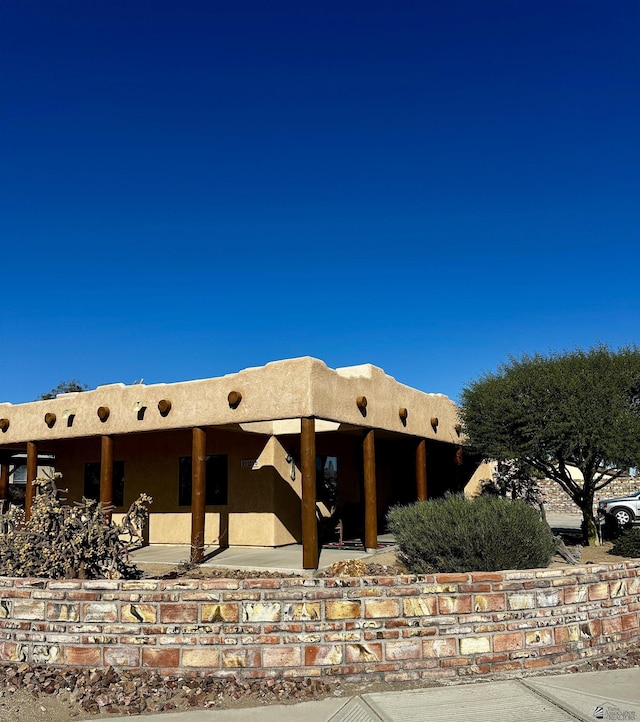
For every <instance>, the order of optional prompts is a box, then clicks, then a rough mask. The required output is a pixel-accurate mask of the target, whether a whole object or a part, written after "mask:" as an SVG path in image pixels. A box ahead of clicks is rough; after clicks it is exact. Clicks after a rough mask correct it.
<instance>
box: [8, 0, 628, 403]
mask: <svg viewBox="0 0 640 722" xmlns="http://www.w3.org/2000/svg"><path fill="white" fill-rule="evenodd" d="M639 31H640V4H638V3H637V2H636V0H616V2H610V0H598V1H594V0H517V2H516V1H515V0H484V1H483V2H477V0H459V1H456V0H449V1H448V2H444V1H439V2H424V1H421V2H408V1H404V0H399V1H396V2H394V3H390V2H378V1H377V0H368V1H367V2H349V1H348V0H346V1H345V2H340V3H338V2H322V3H321V2H312V3H306V2H299V0H298V1H296V2H289V1H286V2H284V1H283V2H279V1H278V0H274V1H272V2H269V3H265V2H257V1H256V2H254V1H246V2H245V1H243V0H238V1H234V2H233V3H228V2H225V3H223V2H218V1H217V0H206V1H205V0H182V1H181V2H179V3H178V2H175V0H172V1H171V2H168V1H167V0H147V1H141V0H91V2H86V0H29V2H24V0H4V2H3V3H2V4H1V5H0V62H1V63H2V67H3V69H4V71H3V73H2V78H1V79H0V84H1V96H2V99H3V102H2V105H3V110H2V116H1V117H0V143H1V156H0V168H1V171H0V242H1V244H2V254H1V255H0V268H1V269H2V271H1V275H2V282H1V284H0V288H1V289H2V303H1V304H0V401H10V402H13V403H18V402H22V401H29V400H32V399H34V398H36V397H37V396H38V395H39V394H41V393H43V392H45V391H48V390H49V389H51V388H52V387H54V386H55V385H57V384H58V382H60V381H61V380H68V379H72V378H76V379H79V380H80V381H82V382H84V383H86V384H88V385H89V386H90V387H92V388H93V387H95V386H97V385H99V384H102V383H114V382H124V383H132V382H133V381H134V380H139V379H140V378H141V377H143V378H144V379H145V383H156V382H171V381H180V380H187V379H192V378H203V377H208V376H217V375H221V374H225V373H230V372H234V371H238V370H240V369H242V368H245V367H247V366H255V365H262V364H264V363H267V362H268V361H272V360H276V359H281V358H287V357H293V356H305V355H311V356H316V357H318V358H321V359H323V360H324V361H326V362H327V364H328V365H329V366H331V367H336V366H344V365H351V364H359V363H372V364H375V365H377V366H381V367H382V368H384V369H385V370H386V371H387V373H389V374H391V375H392V376H395V377H396V378H397V379H398V380H399V381H400V382H403V383H406V384H409V385H412V386H416V387H418V388H421V389H423V390H425V391H431V392H441V393H446V394H448V395H449V396H451V397H453V398H456V397H457V396H458V394H459V393H460V391H461V389H462V387H463V386H464V385H465V384H466V383H468V382H469V381H471V380H473V379H474V378H477V377H478V376H479V375H480V374H482V373H483V372H485V371H488V370H494V369H495V368H496V367H497V365H498V364H499V363H501V362H502V361H505V360H506V359H507V358H508V356H509V355H515V356H518V355H521V354H523V353H529V352H534V351H539V352H542V353H546V352H548V351H550V350H562V349H571V348H575V347H583V348H585V347H589V346H592V345H594V344H596V343H599V342H603V343H607V344H609V345H611V346H612V347H618V346H621V345H625V344H630V343H635V342H637V341H638V337H639V330H640V313H639V307H640V303H639V301H640V291H639V286H640V284H639V280H638V261H639V260H640V210H639V209H640V204H639V201H640V177H639V171H638V169H639V168H640V134H639V133H638V128H639V127H640V113H639V111H640V49H639V48H640V46H639V45H638V42H637V38H638V34H639Z"/></svg>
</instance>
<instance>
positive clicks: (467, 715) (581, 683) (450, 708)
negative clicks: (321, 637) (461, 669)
mask: <svg viewBox="0 0 640 722" xmlns="http://www.w3.org/2000/svg"><path fill="white" fill-rule="evenodd" d="M109 719H110V720H112V722H125V720H128V721H130V720H131V719H132V718H131V717H115V718H114V717H110V718H109ZM135 719H136V720H138V722H299V720H304V722H452V720H453V721H455V720H465V721H466V720H470V719H472V720H474V722H498V721H499V722H575V720H581V721H582V722H593V720H594V719H604V720H607V719H608V720H639V721H640V667H638V668H634V669H619V670H613V671H604V672H583V673H580V674H561V675H554V676H548V677H529V678H524V679H512V680H504V681H498V682H473V683H464V684H463V683H460V684H452V685H447V686H446V687H429V688H424V689H414V690H404V691H402V692H375V693H371V694H363V695H360V696H358V697H350V698H347V699H345V698H331V699H325V700H322V701H320V702H301V703H299V704H292V705H268V706H264V707H250V708H244V709H234V710H202V709H197V710H190V711H188V712H170V713H165V714H162V715H161V716H160V715H142V716H140V717H136V718H135Z"/></svg>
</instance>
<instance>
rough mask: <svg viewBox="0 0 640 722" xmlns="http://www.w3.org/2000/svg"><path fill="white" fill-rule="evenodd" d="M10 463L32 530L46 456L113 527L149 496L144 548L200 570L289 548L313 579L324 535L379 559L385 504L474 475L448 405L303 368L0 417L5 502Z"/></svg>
mask: <svg viewBox="0 0 640 722" xmlns="http://www.w3.org/2000/svg"><path fill="white" fill-rule="evenodd" d="M16 452H22V453H25V454H26V462H27V463H26V467H27V489H26V492H27V493H26V501H25V508H26V514H27V517H28V516H29V514H30V511H31V506H32V504H33V490H34V487H33V485H32V484H31V483H30V482H31V481H32V480H33V479H34V478H35V477H36V474H37V460H38V455H39V454H40V455H42V454H43V453H47V454H51V455H53V457H54V458H55V468H56V470H58V471H60V472H61V473H62V474H63V482H62V486H63V488H68V498H69V500H70V501H73V500H79V499H80V498H82V496H95V497H96V498H99V499H100V501H102V502H103V503H104V504H107V505H112V506H113V507H115V508H114V510H113V513H114V516H115V517H116V518H118V517H120V516H122V515H123V514H124V512H125V511H126V508H128V506H129V505H130V504H131V503H132V502H133V500H134V499H135V498H137V496H138V495H139V494H140V493H141V492H146V493H148V494H150V495H151V496H152V497H154V503H153V505H152V507H151V510H150V511H151V514H150V519H149V528H148V532H147V541H148V542H149V543H150V544H151V545H152V546H153V545H155V544H162V545H165V544H172V545H173V544H177V545H183V546H184V545H186V547H185V549H188V550H189V559H190V561H191V562H194V563H202V562H203V560H204V559H205V553H206V550H207V549H209V548H213V547H216V548H220V549H228V551H229V554H231V553H232V551H233V549H234V548H238V549H240V548H246V547H253V548H259V547H264V548H271V549H274V550H276V549H280V548H281V547H286V548H287V551H286V555H287V558H289V556H290V555H299V556H300V558H301V562H300V565H301V567H302V568H304V569H316V568H317V567H318V565H319V563H320V548H321V542H322V541H323V539H322V537H323V535H324V534H326V533H327V530H328V531H329V532H331V531H332V529H334V528H336V527H338V526H340V528H342V529H343V531H344V532H348V535H350V536H356V537H361V538H362V540H363V545H364V550H363V553H366V551H367V550H371V551H373V550H375V549H376V548H377V545H378V538H379V535H380V533H382V532H384V518H385V513H386V510H387V509H388V507H389V506H390V505H392V504H395V503H407V502H410V501H413V500H416V499H426V498H427V497H428V496H439V495H441V494H442V493H444V492H445V491H446V490H456V491H457V490H461V489H462V488H463V487H464V486H465V484H466V483H467V482H468V481H469V479H470V478H471V476H472V475H473V473H474V471H475V469H476V467H477V464H476V463H475V462H474V460H473V459H470V458H468V457H466V456H465V455H463V452H462V439H461V428H460V425H459V422H458V417H457V410H456V407H455V404H453V402H452V401H451V400H450V399H448V398H447V397H446V396H443V395H441V394H426V393H423V392H421V391H418V390H417V389H413V388H410V387H408V386H404V385H402V384H399V383H398V382H396V381H395V379H393V378H391V377H390V376H387V375H386V374H385V373H384V371H382V370H381V369H378V368H376V367H374V366H370V365H363V366H353V367H347V368H343V369H336V370H333V369H329V368H328V367H327V366H326V365H325V364H324V363H323V362H322V361H319V360H317V359H313V358H300V359H291V360H286V361H278V362H274V363H270V364H267V365H266V366H264V367H260V368H252V369H246V370H244V371H241V372H239V373H236V374H230V375H228V376H223V377H220V378H215V379H204V380H200V381H188V382H182V383H176V384H156V385H149V386H145V385H142V384H134V385H132V386H124V385H123V384H114V385H110V386H100V387H98V388H97V389H95V390H93V391H86V392H80V393H74V394H62V395H60V396H58V397H57V398H55V399H52V400H47V401H36V402H31V403H28V404H19V405H11V404H0V498H7V496H8V484H9V479H8V477H9V472H8V469H9V462H8V458H9V456H10V455H11V454H15V453H16ZM144 551H145V550H141V551H140V553H141V554H142V553H144ZM329 551H332V550H324V551H323V562H324V559H326V558H328V555H327V554H325V552H329ZM224 553H226V552H224ZM221 558H222V552H221V553H220V555H219V559H218V561H220V559H221ZM350 558H354V557H353V552H352V553H351V557H350Z"/></svg>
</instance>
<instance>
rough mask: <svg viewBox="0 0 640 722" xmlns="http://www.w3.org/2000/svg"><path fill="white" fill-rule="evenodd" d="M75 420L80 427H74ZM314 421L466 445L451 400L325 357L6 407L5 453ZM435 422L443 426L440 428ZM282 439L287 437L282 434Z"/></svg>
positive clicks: (1, 435) (1, 438) (2, 414)
mask: <svg viewBox="0 0 640 722" xmlns="http://www.w3.org/2000/svg"><path fill="white" fill-rule="evenodd" d="M231 391H238V392H240V393H241V394H242V401H241V402H240V404H239V405H238V406H237V408H231V407H230V406H229V402H228V394H229V392H231ZM358 396H366V397H367V408H366V415H363V414H362V413H361V411H360V410H359V409H358V406H357V405H356V398H357V397H358ZM162 399H168V400H170V401H171V411H170V412H169V413H168V415H167V416H164V417H163V416H162V415H161V414H160V413H159V411H158V402H159V401H160V400H162ZM99 407H108V408H109V410H110V412H111V413H110V415H109V417H108V419H107V420H106V421H104V422H103V421H101V420H100V419H99V417H98V414H97V410H98V408H99ZM400 407H406V408H407V410H408V417H407V420H406V425H405V424H403V423H402V421H401V419H400V416H399V409H400ZM141 410H144V413H142V414H141V413H140V411H141ZM47 413H52V414H55V416H56V422H55V424H54V425H53V426H52V427H51V428H49V427H48V426H47V424H46V423H45V421H44V417H45V414H47ZM71 416H73V423H72V425H71V426H69V425H68V420H69V418H70V417H71ZM310 416H314V417H317V418H319V419H327V420H329V421H334V422H339V423H340V424H343V425H356V426H364V427H369V428H378V429H385V430H388V431H394V432H396V433H399V434H408V435H414V436H420V437H422V438H427V439H438V440H441V441H448V442H451V443H459V442H460V438H459V436H458V434H457V433H456V431H455V425H456V423H457V421H458V419H457V409H456V406H455V404H454V403H453V402H452V401H451V400H450V399H449V398H447V397H446V396H443V395H441V394H426V393H423V392H422V391H418V390H417V389H413V388H411V387H409V386H405V385H403V384H399V383H398V382H397V381H396V380H395V379H393V378H392V377H391V376H387V375H386V374H385V373H384V371H383V370H382V369H379V368H377V367H375V366H370V365H363V366H352V367H347V368H344V369H337V370H332V369H330V368H328V367H327V365H326V364H325V363H323V362H322V361H319V360H318V359H314V358H309V357H305V358H299V359H289V360H286V361H276V362H273V363H270V364H267V365H266V366H263V367H260V368H251V369H245V370H244V371H240V372H239V373H236V374H229V375H228V376H222V377H220V378H214V379H204V380H199V381H186V382H182V383H175V384H155V385H151V386H145V385H142V384H139V385H132V386H124V385H123V384H113V385H110V386H99V387H98V388H97V389H95V390H93V391H85V392H82V393H76V394H63V395H61V396H58V397H57V398H55V399H51V400H47V401H33V402H30V403H28V404H17V405H12V404H7V403H4V404H0V418H3V419H7V420H8V421H9V427H8V428H7V429H6V431H4V432H2V431H0V447H1V446H3V445H9V444H20V443H24V442H27V441H43V442H46V441H48V440H54V439H67V438H80V437H85V436H100V435H102V434H131V433H136V432H144V431H156V430H161V429H179V428H192V427H194V426H221V425H229V424H241V423H243V424H244V423H250V422H258V421H276V420H282V419H299V418H302V417H310ZM431 418H437V419H438V421H439V423H438V426H437V428H436V429H435V430H434V429H433V428H432V426H431V423H430V419H431ZM263 430H264V429H261V431H263ZM267 432H268V430H267ZM275 433H285V431H284V430H280V429H278V430H276V431H275Z"/></svg>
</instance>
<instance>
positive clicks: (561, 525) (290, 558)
mask: <svg viewBox="0 0 640 722" xmlns="http://www.w3.org/2000/svg"><path fill="white" fill-rule="evenodd" d="M547 520H548V522H549V525H550V526H551V528H552V529H553V530H554V532H556V533H558V532H560V531H562V532H567V531H577V530H578V529H580V521H581V517H579V516H576V515H575V514H553V513H551V514H547ZM393 541H394V539H393V536H392V535H391V534H379V535H378V542H379V543H383V544H385V545H389V544H393ZM393 548H394V547H393V546H385V547H383V548H381V549H378V550H377V551H376V552H373V553H369V552H365V551H353V550H349V549H346V548H345V549H340V548H335V547H334V548H331V549H322V550H321V551H320V563H319V565H318V568H319V569H324V568H326V567H329V566H331V565H332V564H333V563H334V562H339V561H343V560H345V559H365V558H369V559H371V558H372V557H375V556H376V555H377V554H380V553H381V552H385V551H391V550H392V549H393ZM190 555H191V547H190V546H189V545H188V544H151V545H149V546H146V547H142V548H141V549H136V550H135V551H134V552H132V554H131V557H132V560H133V561H134V562H135V563H136V564H166V565H167V567H175V566H178V565H179V564H182V563H184V562H187V561H188V560H189V558H190ZM201 566H204V567H218V568H222V569H244V570H268V571H273V572H288V573H294V574H309V575H311V574H312V573H313V570H305V569H303V568H302V545H301V544H290V545H288V546H285V547H277V548H275V549H274V548H272V547H240V546H234V547H227V548H220V547H214V546H212V547H206V548H205V561H204V562H202V565H201Z"/></svg>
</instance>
